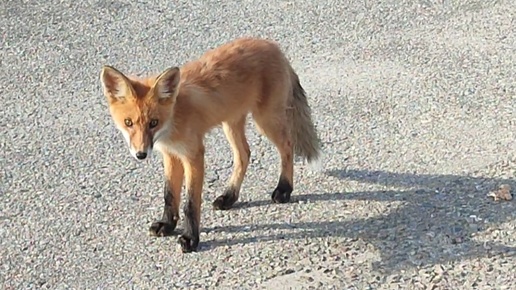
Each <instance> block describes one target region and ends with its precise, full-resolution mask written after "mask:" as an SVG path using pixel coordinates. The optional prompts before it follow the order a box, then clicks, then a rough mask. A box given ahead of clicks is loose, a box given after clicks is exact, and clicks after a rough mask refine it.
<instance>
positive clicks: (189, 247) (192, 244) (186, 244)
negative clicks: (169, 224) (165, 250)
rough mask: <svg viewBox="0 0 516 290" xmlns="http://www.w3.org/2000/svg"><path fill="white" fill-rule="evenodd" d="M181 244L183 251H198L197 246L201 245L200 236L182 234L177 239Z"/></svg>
mask: <svg viewBox="0 0 516 290" xmlns="http://www.w3.org/2000/svg"><path fill="white" fill-rule="evenodd" d="M177 242H178V243H179V245H181V251H182V252H183V253H191V252H195V251H197V246H198V245H199V238H197V239H192V238H189V237H188V236H186V235H181V236H180V237H179V239H178V240H177Z"/></svg>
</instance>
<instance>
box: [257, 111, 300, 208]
mask: <svg viewBox="0 0 516 290" xmlns="http://www.w3.org/2000/svg"><path fill="white" fill-rule="evenodd" d="M278 111H280V112H277V113H276V115H275V116H273V117H271V116H262V115H261V114H259V113H258V112H255V113H253V118H254V120H255V123H256V126H257V128H258V131H259V132H260V133H261V134H262V135H264V136H266V137H267V138H268V139H269V140H270V141H271V142H272V143H273V144H274V145H275V146H276V149H277V151H278V153H279V155H280V159H281V171H280V176H279V180H278V184H277V186H276V188H275V189H274V191H273V192H272V195H271V198H272V201H273V202H275V203H286V202H289V201H290V195H291V193H292V191H293V189H294V188H293V181H294V160H293V158H294V146H293V143H292V137H291V133H290V130H289V127H288V124H289V123H288V117H287V113H286V111H284V110H278Z"/></svg>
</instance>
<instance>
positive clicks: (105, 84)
mask: <svg viewBox="0 0 516 290" xmlns="http://www.w3.org/2000/svg"><path fill="white" fill-rule="evenodd" d="M100 80H101V84H102V90H103V93H104V96H105V98H106V100H107V105H108V108H109V113H110V115H111V117H112V120H113V122H114V125H115V126H116V128H117V129H118V130H119V131H120V132H121V133H122V135H123V137H124V139H125V141H126V142H127V145H128V147H129V152H130V154H131V156H133V157H134V158H135V159H137V160H144V159H146V158H148V156H149V155H150V154H151V153H152V152H153V151H158V152H159V153H160V154H161V155H162V157H163V171H164V185H163V199H164V204H163V212H162V217H161V219H159V220H156V221H155V222H153V223H152V224H151V225H150V228H149V233H150V235H151V236H155V237H164V236H169V235H172V234H173V233H174V231H175V229H176V226H177V223H178V221H179V220H180V213H179V211H180V203H181V189H182V187H183V185H184V186H185V192H186V199H187V200H186V201H185V202H184V205H183V215H184V221H183V223H184V228H183V232H182V233H181V235H180V236H179V238H178V240H177V242H178V243H179V245H180V248H181V250H182V252H183V253H189V252H193V251H197V250H198V246H199V242H200V238H199V232H200V219H201V205H202V192H203V183H204V174H205V159H204V158H205V146H204V142H203V141H204V137H205V135H206V134H207V133H208V132H210V131H211V130H212V129H213V128H215V127H218V126H221V127H222V129H223V132H224V134H225V137H226V139H227V141H228V142H229V144H230V146H231V150H232V155H233V168H232V173H231V176H230V177H229V180H228V181H226V182H227V184H226V185H225V188H224V191H223V193H222V194H221V195H220V196H218V197H216V199H215V200H214V201H213V202H212V207H213V209H214V210H229V209H231V208H232V206H233V205H234V204H235V202H237V201H238V199H239V196H240V190H241V185H242V182H243V180H244V176H245V174H246V171H247V169H248V165H249V160H250V156H251V150H250V148H249V144H248V142H247V139H246V135H245V125H246V118H247V117H248V116H249V115H251V116H252V119H253V121H254V124H255V126H256V129H257V130H258V132H259V133H260V134H261V135H262V136H265V137H266V138H267V139H268V140H269V141H270V142H271V143H272V144H273V145H274V146H275V147H276V149H277V152H278V154H279V157H280V164H279V167H280V172H279V178H278V182H277V184H276V187H275V189H274V190H273V191H272V194H271V199H272V202H273V203H287V202H289V201H290V198H291V194H292V192H293V189H294V156H300V157H302V158H303V159H304V160H305V162H307V163H308V164H309V165H315V166H318V164H320V158H321V155H322V152H321V145H320V139H319V137H318V132H317V130H316V127H315V125H314V123H313V120H312V109H311V107H310V106H309V104H308V100H307V95H306V92H305V90H304V88H303V87H302V86H301V83H300V79H299V77H298V75H297V73H296V72H295V71H294V69H293V67H292V65H291V64H290V62H289V60H288V59H287V57H286V55H285V54H284V53H283V51H282V50H281V48H280V46H279V44H278V43H276V42H274V41H273V40H268V39H262V38H253V37H242V38H237V39H234V40H233V41H230V42H227V43H225V44H222V45H220V46H218V47H215V48H212V49H210V50H207V51H206V52H205V53H204V54H203V55H201V56H200V57H199V58H198V59H194V60H190V61H187V62H185V63H184V64H183V65H181V66H170V67H168V68H166V69H165V70H164V71H162V72H161V73H159V74H154V75H149V76H146V77H136V76H134V75H126V74H124V73H122V72H121V71H119V70H118V69H116V68H115V67H113V66H110V65H103V66H102V69H101V74H100Z"/></svg>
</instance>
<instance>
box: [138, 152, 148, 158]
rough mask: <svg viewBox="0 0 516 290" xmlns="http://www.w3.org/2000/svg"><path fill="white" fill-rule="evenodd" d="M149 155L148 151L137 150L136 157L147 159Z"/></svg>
mask: <svg viewBox="0 0 516 290" xmlns="http://www.w3.org/2000/svg"><path fill="white" fill-rule="evenodd" d="M146 157H147V153H145V152H141V151H140V152H136V158H138V159H140V160H142V159H145V158H146Z"/></svg>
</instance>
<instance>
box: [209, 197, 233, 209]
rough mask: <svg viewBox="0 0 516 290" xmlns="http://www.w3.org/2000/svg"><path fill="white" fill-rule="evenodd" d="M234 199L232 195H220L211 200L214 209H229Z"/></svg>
mask: <svg viewBox="0 0 516 290" xmlns="http://www.w3.org/2000/svg"><path fill="white" fill-rule="evenodd" d="M235 202H236V200H235V199H234V198H233V197H232V196H227V195H221V196H219V197H217V198H216V199H215V201H213V208H214V209H216V210H228V209H231V207H232V206H233V204H234V203H235Z"/></svg>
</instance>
